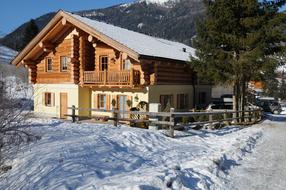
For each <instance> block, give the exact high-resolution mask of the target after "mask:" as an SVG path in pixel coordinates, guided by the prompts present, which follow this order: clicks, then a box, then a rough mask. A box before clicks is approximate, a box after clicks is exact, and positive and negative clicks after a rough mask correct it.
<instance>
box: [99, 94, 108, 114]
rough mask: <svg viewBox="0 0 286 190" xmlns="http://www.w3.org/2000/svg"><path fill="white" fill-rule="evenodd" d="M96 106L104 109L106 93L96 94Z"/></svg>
mask: <svg viewBox="0 0 286 190" xmlns="http://www.w3.org/2000/svg"><path fill="white" fill-rule="evenodd" d="M98 108H99V109H104V110H105V109H106V95H105V94H99V95H98Z"/></svg>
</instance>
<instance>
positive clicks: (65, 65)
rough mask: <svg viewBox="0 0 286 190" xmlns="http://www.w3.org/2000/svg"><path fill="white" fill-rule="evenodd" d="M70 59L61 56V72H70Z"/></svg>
mask: <svg viewBox="0 0 286 190" xmlns="http://www.w3.org/2000/svg"><path fill="white" fill-rule="evenodd" d="M68 63H69V57H67V56H61V71H67V70H68Z"/></svg>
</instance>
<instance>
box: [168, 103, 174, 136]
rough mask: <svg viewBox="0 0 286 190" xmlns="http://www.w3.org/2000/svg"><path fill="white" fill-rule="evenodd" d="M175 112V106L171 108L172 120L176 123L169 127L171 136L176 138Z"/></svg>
mask: <svg viewBox="0 0 286 190" xmlns="http://www.w3.org/2000/svg"><path fill="white" fill-rule="evenodd" d="M174 112H175V109H174V108H171V109H170V122H172V123H174V124H171V125H170V127H169V129H170V137H171V138H174V137H175V134H174V130H175V118H174V116H173V113H174Z"/></svg>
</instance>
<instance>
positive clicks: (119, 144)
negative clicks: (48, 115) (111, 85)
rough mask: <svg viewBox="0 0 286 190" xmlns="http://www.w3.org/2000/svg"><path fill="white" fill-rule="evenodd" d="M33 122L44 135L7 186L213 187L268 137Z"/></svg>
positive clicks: (6, 179)
mask: <svg viewBox="0 0 286 190" xmlns="http://www.w3.org/2000/svg"><path fill="white" fill-rule="evenodd" d="M30 121H31V123H32V124H31V125H30V128H31V130H32V131H33V132H34V133H35V134H38V135H40V136H42V138H41V140H39V141H37V142H33V143H32V144H29V145H22V146H21V147H20V151H19V152H18V154H17V155H16V157H15V158H14V159H12V160H11V161H10V162H9V163H10V164H12V165H13V168H12V170H10V171H9V172H8V173H5V174H3V175H2V176H1V177H0V178H1V179H0V189H29V190H33V189H168V188H167V187H170V188H172V189H212V187H213V186H216V187H217V186H222V185H223V183H224V182H223V181H222V180H220V178H219V173H221V172H227V171H228V170H229V169H230V168H232V167H233V166H235V165H236V162H237V160H241V159H242V158H243V157H245V155H246V154H248V153H249V152H251V151H252V149H253V148H254V146H255V144H256V142H257V141H258V140H259V139H260V138H261V137H262V135H263V130H262V129H261V128H260V127H258V126H254V127H248V128H240V127H227V128H224V129H222V130H219V131H193V130H190V131H189V132H177V131H176V138H175V139H171V138H169V137H166V136H165V135H164V134H163V133H162V131H150V130H143V129H136V128H131V127H125V126H120V127H113V126H109V125H107V124H105V125H102V124H87V123H86V124H72V123H69V122H64V121H61V120H55V119H31V120H30ZM11 151H12V150H11Z"/></svg>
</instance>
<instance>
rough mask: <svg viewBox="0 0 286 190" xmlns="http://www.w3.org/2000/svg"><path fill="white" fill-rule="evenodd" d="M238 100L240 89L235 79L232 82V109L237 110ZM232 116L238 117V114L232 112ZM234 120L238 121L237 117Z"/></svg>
mask: <svg viewBox="0 0 286 190" xmlns="http://www.w3.org/2000/svg"><path fill="white" fill-rule="evenodd" d="M239 101H240V90H239V82H238V81H236V82H235V84H234V97H233V110H234V111H238V110H239ZM233 116H234V117H235V118H238V116H239V114H238V113H234V114H233ZM235 121H236V122H238V119H235Z"/></svg>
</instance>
